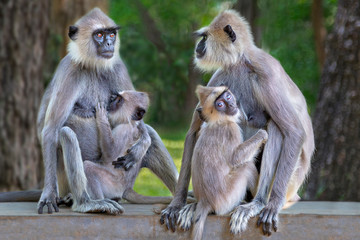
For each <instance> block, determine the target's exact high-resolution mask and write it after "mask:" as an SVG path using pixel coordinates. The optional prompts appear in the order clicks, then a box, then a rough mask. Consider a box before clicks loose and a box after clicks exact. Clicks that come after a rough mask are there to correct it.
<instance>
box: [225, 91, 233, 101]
mask: <svg viewBox="0 0 360 240" xmlns="http://www.w3.org/2000/svg"><path fill="white" fill-rule="evenodd" d="M231 98H232V97H231V95H230V94H229V93H228V94H226V96H225V99H226V100H227V101H230V100H231Z"/></svg>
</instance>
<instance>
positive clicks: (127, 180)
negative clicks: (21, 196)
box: [60, 90, 172, 213]
mask: <svg viewBox="0 0 360 240" xmlns="http://www.w3.org/2000/svg"><path fill="white" fill-rule="evenodd" d="M148 105H149V98H148V95H147V94H146V93H142V92H136V91H131V90H130V91H123V92H121V93H119V94H115V95H113V96H112V97H111V99H110V102H109V104H108V107H107V109H106V108H105V106H104V104H101V103H99V104H98V105H97V107H96V126H97V132H98V137H96V136H95V135H92V134H88V132H87V131H86V129H93V128H92V127H91V124H94V123H93V121H88V123H87V124H84V125H83V128H74V129H71V128H72V127H73V123H75V124H76V122H77V120H76V119H71V118H70V119H69V120H68V121H67V127H63V128H62V129H61V130H60V142H61V145H62V146H68V147H65V148H63V154H64V159H65V171H66V173H67V178H68V182H69V183H75V184H71V185H70V186H69V187H70V190H71V193H72V197H73V198H74V200H73V202H74V203H73V206H72V208H73V210H74V211H78V212H94V211H95V212H98V211H99V212H101V211H106V206H103V207H102V206H97V202H98V201H96V200H99V201H100V200H105V202H106V203H107V204H108V208H111V205H115V206H116V207H117V208H118V209H120V212H122V211H123V209H122V207H121V206H120V205H119V206H118V205H116V204H115V203H114V202H113V201H110V200H107V199H111V200H120V199H122V198H124V199H126V200H128V201H130V202H133V203H169V202H170V201H171V199H172V198H171V197H147V196H142V195H140V194H137V193H136V192H135V191H134V190H133V189H132V188H133V185H134V183H135V178H136V176H137V175H138V173H139V171H140V168H141V167H143V166H142V158H143V157H144V156H145V154H146V152H147V150H148V148H149V147H150V144H151V138H150V136H149V134H148V132H143V131H142V128H138V126H139V124H141V122H140V121H141V120H142V118H143V116H144V114H145V112H146V111H147V108H148ZM75 118H77V117H75ZM73 120H75V121H74V122H73ZM142 135H145V136H142ZM140 137H144V138H146V139H147V140H146V144H144V145H143V148H142V150H141V153H139V156H140V157H141V159H140V160H138V162H139V164H136V165H135V166H133V167H132V168H129V169H127V168H126V167H125V169H124V168H123V164H124V160H125V159H124V157H122V156H126V155H127V154H129V153H128V152H127V150H128V149H131V147H132V146H133V145H134V144H136V142H137V141H138V140H139V139H140ZM94 139H95V140H96V139H98V141H99V147H100V151H101V154H102V155H101V158H100V159H99V160H98V161H89V160H85V161H84V162H82V159H81V152H80V150H82V149H89V147H88V146H87V145H89V144H90V145H93V146H96V143H94V142H93V141H94ZM78 140H80V141H79V145H80V146H79V147H75V148H72V147H71V146H76V145H77V144H78ZM68 155H69V156H68ZM72 156H77V157H76V158H74V159H72V158H71V157H72ZM116 159H118V160H116ZM113 165H114V166H115V168H114V166H113ZM79 182H80V183H81V184H79ZM83 182H87V184H86V186H87V189H86V192H87V193H88V194H89V197H90V198H91V199H93V200H95V201H93V202H92V204H88V205H84V204H79V202H78V200H79V199H81V195H82V194H83V192H84V191H85V190H84V189H83V186H85V184H83ZM77 184H79V186H77ZM94 209H95V210H94ZM114 213H116V212H114Z"/></svg>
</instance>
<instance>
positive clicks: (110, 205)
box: [72, 199, 124, 215]
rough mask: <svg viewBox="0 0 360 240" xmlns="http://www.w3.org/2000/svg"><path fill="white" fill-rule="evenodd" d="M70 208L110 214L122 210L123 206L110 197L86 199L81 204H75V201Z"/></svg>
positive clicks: (118, 212)
mask: <svg viewBox="0 0 360 240" xmlns="http://www.w3.org/2000/svg"><path fill="white" fill-rule="evenodd" d="M72 209H73V210H74V211H75V212H82V213H107V214H112V215H116V214H121V213H123V212H124V208H123V207H122V206H121V205H120V204H119V203H117V202H115V201H113V200H110V199H101V200H87V201H85V202H83V203H81V204H76V202H75V203H74V205H73V208H72Z"/></svg>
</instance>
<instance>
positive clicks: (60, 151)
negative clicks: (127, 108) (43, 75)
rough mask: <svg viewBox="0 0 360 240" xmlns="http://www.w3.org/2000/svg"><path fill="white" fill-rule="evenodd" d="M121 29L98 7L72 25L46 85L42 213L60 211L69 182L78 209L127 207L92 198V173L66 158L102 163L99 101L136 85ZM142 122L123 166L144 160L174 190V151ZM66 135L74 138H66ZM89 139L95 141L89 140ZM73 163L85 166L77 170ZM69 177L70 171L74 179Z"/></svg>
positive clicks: (39, 123)
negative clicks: (125, 59) (123, 51)
mask: <svg viewBox="0 0 360 240" xmlns="http://www.w3.org/2000/svg"><path fill="white" fill-rule="evenodd" d="M118 29H119V27H118V26H117V25H116V24H115V22H114V21H113V20H111V19H110V18H109V17H108V16H106V15H105V14H104V13H103V12H102V11H101V10H100V9H98V8H95V9H93V10H92V11H90V12H89V13H88V14H87V15H85V16H83V17H82V18H80V19H79V20H78V21H77V22H76V23H75V25H74V26H71V27H70V28H69V37H70V39H71V42H70V43H69V45H68V54H67V55H66V56H65V57H64V58H63V59H62V60H61V62H60V64H59V66H58V68H57V70H56V72H55V74H54V77H53V79H52V81H51V83H50V85H49V86H48V88H47V89H46V91H45V94H44V96H43V98H42V101H41V105H40V109H39V114H38V121H37V126H38V137H39V140H40V143H41V147H42V154H43V159H44V167H45V179H44V188H43V191H42V194H41V197H40V200H39V203H38V212H39V213H42V212H43V208H44V206H45V205H46V206H47V208H48V212H49V213H52V212H53V209H54V210H55V211H56V212H57V211H59V208H58V206H57V202H58V199H59V196H65V195H66V194H67V193H69V192H70V189H69V186H70V187H71V189H72V194H73V197H74V201H75V202H76V203H77V205H76V208H77V209H78V210H81V209H84V210H86V211H89V212H97V211H100V212H106V213H111V214H117V213H121V211H122V207H121V206H120V205H119V204H118V203H117V202H115V201H112V200H110V199H107V198H105V199H101V200H94V199H92V198H91V197H90V195H89V193H88V189H89V188H88V186H87V185H88V181H83V180H84V179H87V178H86V176H85V175H84V174H85V172H84V171H83V167H84V166H83V165H82V164H69V166H68V168H67V169H66V174H65V171H64V166H63V165H64V162H66V163H71V162H72V161H74V162H76V163H79V162H83V161H84V160H87V161H90V162H95V163H96V161H98V160H99V159H100V157H101V155H102V152H101V151H100V147H99V145H98V142H99V141H98V139H97V134H96V131H97V127H96V124H95V117H94V109H95V106H96V105H97V103H99V102H105V103H107V102H108V99H109V98H110V96H111V95H113V94H116V93H119V92H121V91H124V90H134V87H133V85H132V83H131V80H130V77H129V75H128V72H127V69H126V67H125V65H124V63H123V62H122V60H121V58H120V56H119V47H120V40H119V36H118ZM105 107H107V106H105ZM88 122H92V124H88ZM87 126H91V127H90V128H89V127H87ZM137 127H138V129H140V130H139V131H141V132H142V133H143V134H141V135H140V138H139V139H138V141H137V142H136V143H135V144H134V145H133V146H132V147H131V148H130V149H129V150H128V154H126V155H125V156H124V158H123V159H122V160H123V161H122V166H123V167H124V168H126V169H130V168H132V167H135V168H137V167H139V165H140V164H141V165H143V166H146V167H148V168H149V169H150V170H151V171H152V172H154V173H155V174H156V175H157V176H158V177H159V178H160V179H161V180H162V181H163V182H164V183H165V185H166V186H167V187H168V188H169V190H170V191H171V192H172V193H174V190H175V185H176V182H177V178H178V173H177V170H176V167H175V164H174V162H173V161H172V159H171V156H170V154H169V153H168V151H167V150H166V148H165V146H164V145H163V143H162V142H161V139H160V137H159V136H158V134H157V133H156V132H155V130H154V129H152V128H151V127H150V126H148V125H145V124H144V123H143V121H139V122H138V125H137ZM81 131H83V137H82V138H78V137H77V136H76V134H75V132H81ZM86 135H88V136H86ZM91 136H95V137H93V138H92V137H91ZM148 136H150V138H148ZM60 137H61V138H62V139H69V140H71V141H60ZM83 139H92V141H89V142H84V141H83ZM149 143H150V147H149V149H148V150H147V152H146V154H145V156H143V154H144V148H146V147H148V145H149ZM71 166H72V167H75V168H77V167H79V166H81V167H82V168H80V169H74V168H72V167H71ZM67 176H68V177H69V176H70V177H69V179H70V182H69V183H68V182H67ZM76 179H81V181H78V180H76ZM88 180H89V176H88ZM71 181H72V182H71ZM90 181H91V180H90ZM104 187H106V186H104Z"/></svg>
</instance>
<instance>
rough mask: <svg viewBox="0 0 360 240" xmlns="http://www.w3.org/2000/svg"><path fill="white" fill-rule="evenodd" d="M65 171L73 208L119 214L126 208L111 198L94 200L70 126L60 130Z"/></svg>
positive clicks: (77, 143)
mask: <svg viewBox="0 0 360 240" xmlns="http://www.w3.org/2000/svg"><path fill="white" fill-rule="evenodd" d="M60 143H61V147H62V150H63V155H64V163H65V171H66V175H67V178H68V181H69V185H70V189H71V193H72V195H73V198H74V203H73V206H72V209H73V210H74V211H77V212H105V213H110V214H119V213H122V212H123V211H124V210H123V208H122V207H121V206H120V205H119V204H118V203H117V202H115V201H112V200H110V199H102V200H92V199H90V196H89V194H88V192H87V179H86V175H85V171H84V165H83V161H82V158H81V152H80V147H79V142H78V140H77V137H76V134H75V133H74V131H73V130H71V129H70V128H69V127H63V128H62V129H61V130H60Z"/></svg>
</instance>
